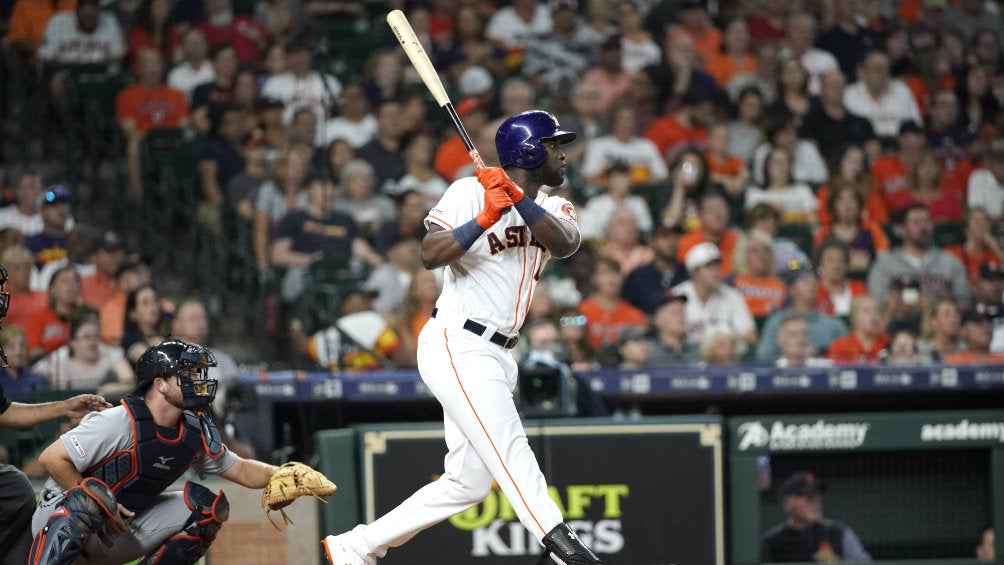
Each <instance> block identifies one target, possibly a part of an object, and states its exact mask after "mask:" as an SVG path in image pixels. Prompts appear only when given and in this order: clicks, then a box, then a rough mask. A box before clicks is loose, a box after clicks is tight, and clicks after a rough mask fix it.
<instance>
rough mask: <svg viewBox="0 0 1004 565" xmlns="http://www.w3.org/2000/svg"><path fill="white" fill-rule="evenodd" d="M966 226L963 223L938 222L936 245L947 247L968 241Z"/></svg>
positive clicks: (936, 226)
mask: <svg viewBox="0 0 1004 565" xmlns="http://www.w3.org/2000/svg"><path fill="white" fill-rule="evenodd" d="M965 228H966V226H965V224H964V223H962V222H938V223H936V224H934V245H936V246H937V247H942V248H944V247H947V246H949V245H961V244H962V242H963V241H965V239H966V232H965Z"/></svg>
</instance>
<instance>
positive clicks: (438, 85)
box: [387, 10, 485, 169]
mask: <svg viewBox="0 0 1004 565" xmlns="http://www.w3.org/2000/svg"><path fill="white" fill-rule="evenodd" d="M387 24H388V25H390V28H391V29H392V30H394V36H395V37H397V40H398V42H399V43H401V48H402V49H404V52H405V53H407V54H408V59H410V60H411V64H412V66H413V67H415V70H416V71H418V76H419V77H421V78H422V82H424V83H425V87H426V88H428V89H429V92H431V93H432V97H433V98H434V99H435V100H436V104H439V106H440V107H441V108H442V109H443V111H444V112H446V115H447V116H449V117H450V121H451V122H453V127H455V128H456V129H457V133H459V134H460V139H461V141H463V142H464V147H466V148H467V151H468V155H470V156H471V160H472V161H474V166H475V167H476V168H478V169H483V168H484V167H485V163H484V161H482V160H481V155H480V154H479V153H478V150H477V149H475V147H474V142H472V141H471V136H470V135H468V134H467V129H466V128H464V123H463V122H461V121H460V116H459V115H457V110H456V109H455V108H454V107H453V102H450V97H449V96H448V95H447V94H446V89H445V88H443V81H441V80H440V79H439V74H438V73H437V72H436V69H435V68H434V67H433V66H432V61H430V60H429V55H428V54H427V53H426V52H425V49H423V48H422V43H421V42H420V41H419V40H418V37H417V36H416V35H415V30H413V29H411V24H410V23H409V22H408V17H407V16H405V15H404V12H402V11H401V10H393V11H392V12H390V13H389V14H387Z"/></svg>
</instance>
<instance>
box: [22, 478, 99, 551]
mask: <svg viewBox="0 0 1004 565" xmlns="http://www.w3.org/2000/svg"><path fill="white" fill-rule="evenodd" d="M117 513H118V503H117V502H115V495H114V494H112V491H111V489H109V488H108V485H106V484H105V483H103V482H101V480H100V479H96V478H94V477H87V478H86V479H81V480H80V481H78V482H77V484H76V485H75V486H73V487H71V488H70V489H69V490H67V491H66V492H65V493H64V494H63V502H62V504H60V506H59V508H58V509H57V510H56V511H55V512H54V513H53V514H52V515H51V516H49V521H48V522H46V524H45V527H44V528H42V531H40V532H38V535H36V536H35V539H34V541H33V542H32V544H31V554H30V555H29V557H28V563H31V564H32V565H68V564H69V563H72V562H73V560H74V559H75V558H76V557H77V555H80V553H81V552H82V551H83V550H84V546H85V545H87V540H89V539H90V538H91V535H92V534H94V533H96V532H98V531H100V530H101V528H104V527H105V524H106V523H107V522H108V519H109V518H110V517H112V516H114V515H115V514H117Z"/></svg>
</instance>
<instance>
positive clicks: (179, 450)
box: [83, 397, 205, 512]
mask: <svg viewBox="0 0 1004 565" xmlns="http://www.w3.org/2000/svg"><path fill="white" fill-rule="evenodd" d="M122 404H123V405H125V407H126V409H127V410H128V412H129V418H130V419H132V421H133V430H134V431H135V432H134V433H135V438H134V440H135V441H134V442H133V448H132V449H131V450H124V451H119V452H117V453H114V454H112V455H111V456H110V457H108V458H106V459H105V460H104V461H102V462H100V463H98V464H97V465H95V466H94V467H92V468H90V469H88V470H87V471H85V472H84V473H83V475H84V476H85V477H97V478H99V479H101V480H102V481H104V483H105V484H107V485H108V486H109V487H110V488H111V489H112V492H114V493H115V498H116V499H117V500H118V502H119V504H121V505H123V506H125V507H126V508H128V509H130V510H132V511H134V512H139V511H140V510H143V509H145V508H148V507H149V506H150V505H151V504H153V502H154V500H155V499H156V498H157V495H159V494H160V493H162V492H164V489H166V488H167V487H168V486H170V485H171V483H173V482H174V481H175V480H177V478H178V477H180V476H181V475H182V473H184V472H185V471H186V470H187V469H188V468H189V467H190V466H191V465H192V461H193V460H194V459H195V456H196V455H198V454H199V453H202V452H204V451H205V448H204V447H203V443H202V431H201V429H200V426H199V421H198V419H197V418H196V416H195V415H194V414H192V413H191V412H189V411H187V410H186V411H185V412H184V417H183V418H182V420H181V424H180V427H181V431H180V436H179V437H176V438H174V439H167V438H164V437H162V436H161V435H160V434H159V433H157V425H156V424H155V423H154V421H153V415H152V414H151V413H150V409H149V408H147V406H146V403H145V402H143V401H142V400H138V399H135V398H131V397H126V398H123V399H122Z"/></svg>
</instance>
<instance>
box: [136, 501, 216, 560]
mask: <svg viewBox="0 0 1004 565" xmlns="http://www.w3.org/2000/svg"><path fill="white" fill-rule="evenodd" d="M185 504H187V505H188V507H189V508H190V509H191V510H192V515H191V517H190V518H189V519H188V521H187V522H185V525H184V526H183V527H182V529H181V531H180V532H178V533H176V534H174V535H173V536H171V537H169V538H167V541H165V542H164V544H163V545H161V546H160V547H158V548H157V549H155V550H153V551H151V552H150V553H148V554H146V555H145V556H144V557H143V559H142V560H140V562H139V563H138V565H192V564H193V563H195V562H197V561H198V560H199V559H201V558H202V556H203V555H205V554H206V550H208V549H209V546H210V545H211V544H212V543H213V540H215V539H216V534H218V533H219V531H220V528H221V527H223V522H226V521H227V518H229V517H230V503H229V502H227V497H226V495H225V494H223V491H220V493H219V494H213V492H212V491H210V490H209V489H207V488H206V487H204V486H202V485H200V484H196V483H192V482H189V483H186V484H185Z"/></svg>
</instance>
